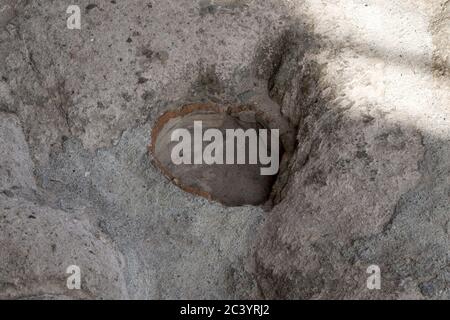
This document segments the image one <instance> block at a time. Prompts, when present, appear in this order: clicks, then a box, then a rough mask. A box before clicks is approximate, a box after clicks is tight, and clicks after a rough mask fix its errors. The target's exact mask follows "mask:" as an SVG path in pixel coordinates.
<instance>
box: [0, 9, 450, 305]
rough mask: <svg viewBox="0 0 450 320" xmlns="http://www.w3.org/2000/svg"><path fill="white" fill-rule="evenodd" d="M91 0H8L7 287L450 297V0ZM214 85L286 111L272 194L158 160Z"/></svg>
mask: <svg viewBox="0 0 450 320" xmlns="http://www.w3.org/2000/svg"><path fill="white" fill-rule="evenodd" d="M78 3H79V4H80V7H81V9H82V10H81V14H82V28H81V30H69V29H67V27H66V19H67V18H68V14H66V9H67V7H68V6H69V5H70V4H72V3H70V2H68V1H53V0H52V1H45V2H42V1H23V0H19V1H9V0H0V61H1V63H0V248H2V249H1V250H0V298H36V297H38V298H50V299H51V298H95V299H102V298H118V299H119V298H134V299H136V298H144V299H154V298H162V299H166V298H173V299H177V298H185V299H196V298H224V299H230V298H231V299H233V298H295V299H297V298H302V299H308V298H368V299H374V298H384V299H388V298H394V299H399V298H421V299H422V298H429V299H449V298H450V285H449V282H450V266H449V258H450V255H449V248H450V243H449V242H450V239H449V237H450V215H449V212H450V201H449V198H450V178H449V177H450V108H449V107H450V106H449V101H450V80H449V52H450V48H449V46H450V42H449V41H448V39H449V36H450V24H449V18H450V16H449V14H450V11H449V10H450V4H449V2H448V1H445V0H435V1H429V0H413V1H411V0H395V1H392V0H375V1H359V0H354V1H348V0H336V1H325V0H321V1H317V0H298V1H290V0H268V1H258V0H200V1H191V0H170V1H143V0H136V1H95V0H90V1H87V0H81V1H78ZM203 102H213V103H219V104H224V105H225V104H248V105H253V106H254V107H255V108H256V109H258V110H261V111H263V112H265V113H266V114H270V115H272V116H273V119H271V120H272V122H271V124H270V126H271V127H283V128H284V129H286V128H288V129H286V132H285V134H284V135H283V136H282V140H283V145H284V147H285V149H286V152H285V156H284V158H283V161H282V164H281V168H282V171H281V173H280V175H279V177H278V180H277V182H276V183H275V185H274V188H273V207H272V208H271V209H267V208H264V209H266V210H264V209H263V208H261V207H257V206H244V207H225V206H222V205H220V204H218V203H215V202H210V201H208V200H206V199H203V198H201V197H197V196H195V195H192V194H189V193H186V192H184V191H182V190H181V189H179V188H177V187H176V186H175V185H174V184H172V183H171V182H170V181H168V180H167V179H166V178H165V176H164V175H163V174H162V173H161V171H160V170H159V169H158V168H156V167H155V166H154V165H153V164H152V162H151V159H150V158H151V156H150V155H149V154H148V145H149V144H150V141H151V130H152V128H153V126H154V124H155V122H156V121H157V119H158V118H159V116H161V115H162V114H163V113H164V112H166V111H168V110H170V109H173V108H177V107H180V106H182V105H186V104H188V103H203ZM72 264H75V265H79V266H80V268H81V272H82V290H81V291H76V290H68V289H67V287H66V279H67V276H68V275H67V274H66V273H65V271H66V268H67V266H68V265H72ZM373 264H375V265H378V266H380V269H381V275H382V288H381V290H368V289H367V287H366V280H367V277H368V274H367V273H366V270H367V267H368V266H369V265H373Z"/></svg>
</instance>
